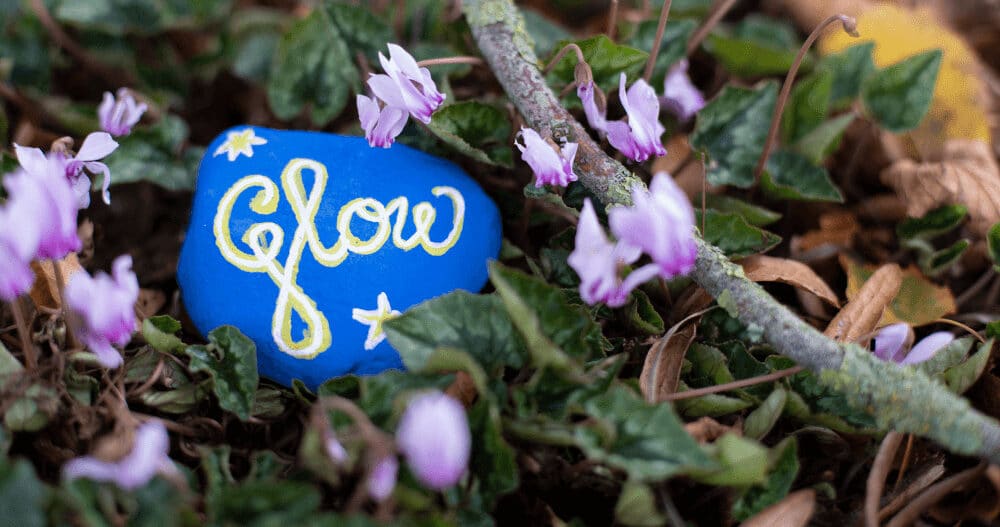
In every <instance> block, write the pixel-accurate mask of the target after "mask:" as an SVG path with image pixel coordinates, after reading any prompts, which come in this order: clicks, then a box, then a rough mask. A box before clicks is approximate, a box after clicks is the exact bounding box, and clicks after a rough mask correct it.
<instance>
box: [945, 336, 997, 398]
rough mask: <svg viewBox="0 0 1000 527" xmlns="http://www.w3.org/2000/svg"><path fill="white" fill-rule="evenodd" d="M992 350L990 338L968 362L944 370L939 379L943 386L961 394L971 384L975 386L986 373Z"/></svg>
mask: <svg viewBox="0 0 1000 527" xmlns="http://www.w3.org/2000/svg"><path fill="white" fill-rule="evenodd" d="M992 349H993V339H992V338H990V339H989V340H987V341H986V342H984V343H983V344H981V345H980V346H979V350H978V351H976V353H974V354H973V355H972V356H971V357H969V359H968V360H966V361H965V362H963V363H961V364H959V365H958V366H952V367H951V368H948V369H947V370H945V371H944V373H942V374H941V377H942V378H943V379H944V382H945V384H947V385H948V389H949V390H951V391H953V392H955V393H958V394H962V393H965V391H966V390H968V389H969V388H971V387H972V385H973V384H976V381H978V380H979V377H981V376H982V375H983V372H984V371H986V365H987V364H988V363H989V361H990V351H991V350H992Z"/></svg>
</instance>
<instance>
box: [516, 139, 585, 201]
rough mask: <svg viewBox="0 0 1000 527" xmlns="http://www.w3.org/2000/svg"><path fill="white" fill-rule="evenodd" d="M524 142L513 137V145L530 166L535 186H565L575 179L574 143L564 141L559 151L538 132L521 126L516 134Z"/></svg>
mask: <svg viewBox="0 0 1000 527" xmlns="http://www.w3.org/2000/svg"><path fill="white" fill-rule="evenodd" d="M518 136H519V137H521V138H522V139H523V140H524V144H523V145H522V144H520V143H518V142H517V139H516V138H515V139H514V146H516V147H517V149H518V150H520V151H521V159H523V160H524V162H525V163H528V165H529V166H531V171H532V172H534V173H535V186H536V187H541V186H542V185H556V186H560V187H565V186H566V185H569V183H570V182H571V181H576V174H574V173H573V159H574V158H575V157H576V148H577V144H576V143H566V144H564V145H563V147H562V150H561V151H557V150H556V149H555V148H553V147H552V145H550V144H549V143H546V142H545V140H544V139H542V136H540V135H538V132H536V131H534V130H532V129H531V128H521V132H520V133H519V134H518Z"/></svg>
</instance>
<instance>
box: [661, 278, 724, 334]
mask: <svg viewBox="0 0 1000 527" xmlns="http://www.w3.org/2000/svg"><path fill="white" fill-rule="evenodd" d="M712 302H715V299H714V298H712V295H710V294H708V291H705V290H704V289H702V288H701V286H699V285H691V286H690V287H688V288H687V289H685V290H684V292H683V293H681V294H680V296H678V297H677V300H675V301H674V306H673V309H671V310H670V324H671V325H673V324H676V323H678V322H680V321H681V320H684V319H685V318H687V317H689V316H691V315H693V314H695V313H697V312H699V311H701V310H703V309H705V308H706V307H708V306H709V305H711V304H712Z"/></svg>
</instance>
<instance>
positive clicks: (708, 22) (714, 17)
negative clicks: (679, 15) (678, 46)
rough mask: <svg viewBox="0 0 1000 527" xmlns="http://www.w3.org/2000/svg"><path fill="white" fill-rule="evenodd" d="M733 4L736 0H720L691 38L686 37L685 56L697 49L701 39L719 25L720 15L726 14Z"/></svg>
mask: <svg viewBox="0 0 1000 527" xmlns="http://www.w3.org/2000/svg"><path fill="white" fill-rule="evenodd" d="M735 4H736V0H722V3H721V4H720V5H719V7H717V8H716V9H714V10H713V11H712V14H711V15H709V17H708V18H707V19H705V22H703V23H702V24H701V26H699V27H698V29H696V30H695V32H694V34H693V35H691V38H689V39H688V44H687V49H686V50H685V51H684V56H685V57H690V56H691V54H692V53H694V51H695V50H696V49H698V46H700V45H701V43H702V41H703V40H705V38H707V37H708V34H709V33H711V32H712V30H713V29H715V26H717V25H719V21H721V20H722V17H724V16H726V13H728V12H729V10H730V9H732V8H733V6H734V5H735Z"/></svg>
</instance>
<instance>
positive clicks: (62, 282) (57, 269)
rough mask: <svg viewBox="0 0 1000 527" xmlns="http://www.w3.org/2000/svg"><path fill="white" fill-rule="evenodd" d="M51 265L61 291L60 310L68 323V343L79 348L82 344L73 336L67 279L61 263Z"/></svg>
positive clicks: (64, 320)
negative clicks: (67, 300)
mask: <svg viewBox="0 0 1000 527" xmlns="http://www.w3.org/2000/svg"><path fill="white" fill-rule="evenodd" d="M49 263H51V264H52V275H53V276H55V278H56V289H57V290H58V291H59V310H60V311H62V316H63V322H65V323H66V342H67V343H68V344H69V347H70V348H77V347H79V344H80V342H79V341H77V340H76V335H74V334H73V324H72V323H71V320H72V319H71V318H70V317H72V316H73V314H72V313H70V311H69V307H67V306H66V278H65V277H64V276H63V272H62V266H61V265H59V263H60V262H59V261H58V260H51V261H50V262H49Z"/></svg>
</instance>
